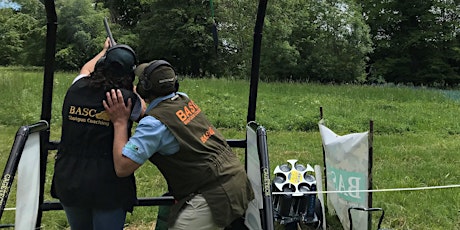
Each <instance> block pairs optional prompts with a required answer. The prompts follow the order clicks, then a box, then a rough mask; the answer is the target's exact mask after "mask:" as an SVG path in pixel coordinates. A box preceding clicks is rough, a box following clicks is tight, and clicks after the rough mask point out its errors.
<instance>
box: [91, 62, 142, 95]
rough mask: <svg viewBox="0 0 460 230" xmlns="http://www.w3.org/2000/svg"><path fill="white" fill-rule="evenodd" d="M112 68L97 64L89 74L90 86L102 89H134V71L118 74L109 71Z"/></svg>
mask: <svg viewBox="0 0 460 230" xmlns="http://www.w3.org/2000/svg"><path fill="white" fill-rule="evenodd" d="M111 69H112V68H107V69H106V68H105V67H104V66H98V67H96V68H95V70H94V72H92V73H91V74H90V75H91V76H90V78H89V79H90V83H89V85H90V87H94V88H102V89H103V90H104V91H108V90H110V89H127V90H131V91H132V90H134V85H133V82H134V79H135V75H134V72H130V73H128V74H120V73H116V72H114V71H111Z"/></svg>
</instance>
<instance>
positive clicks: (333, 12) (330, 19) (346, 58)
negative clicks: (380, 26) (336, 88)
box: [263, 0, 371, 82]
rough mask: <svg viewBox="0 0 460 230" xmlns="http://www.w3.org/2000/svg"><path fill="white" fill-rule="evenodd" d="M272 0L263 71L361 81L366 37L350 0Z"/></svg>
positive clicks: (299, 77)
mask: <svg viewBox="0 0 460 230" xmlns="http://www.w3.org/2000/svg"><path fill="white" fill-rule="evenodd" d="M271 5H272V6H271V7H270V12H269V13H267V25H266V31H267V32H266V34H267V39H266V40H264V52H266V56H265V57H264V66H263V68H264V74H265V75H266V76H271V77H272V78H273V79H276V80H286V79H289V80H296V81H297V80H300V81H308V80H314V81H321V82H363V80H364V78H365V59H366V56H367V54H368V53H369V52H371V40H370V37H369V33H368V32H369V28H368V26H367V25H366V24H365V22H364V19H363V17H362V14H361V9H360V8H359V7H358V6H357V5H356V4H355V3H354V1H344V0H329V1H322V0H315V1H302V0H291V1H286V2H274V3H272V4H271Z"/></svg>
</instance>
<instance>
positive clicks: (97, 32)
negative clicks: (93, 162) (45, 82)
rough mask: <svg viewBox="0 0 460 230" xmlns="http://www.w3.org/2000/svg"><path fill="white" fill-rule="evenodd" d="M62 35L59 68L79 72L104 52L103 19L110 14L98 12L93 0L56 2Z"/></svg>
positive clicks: (57, 55) (58, 32)
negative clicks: (99, 53) (97, 54)
mask: <svg viewBox="0 0 460 230" xmlns="http://www.w3.org/2000/svg"><path fill="white" fill-rule="evenodd" d="M56 12H57V14H58V22H59V26H58V31H57V38H58V40H57V45H56V50H57V52H56V65H57V68H58V69H64V70H76V69H79V68H80V67H81V66H82V65H83V64H84V63H85V62H86V61H88V60H89V59H90V58H92V57H93V56H94V55H95V54H96V53H98V52H99V51H100V50H101V49H102V44H103V42H104V40H105V38H106V33H105V29H104V24H103V18H104V16H106V15H107V11H104V10H101V9H97V8H96V9H95V8H94V7H93V3H92V1H90V0H60V1H56Z"/></svg>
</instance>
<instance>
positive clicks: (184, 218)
mask: <svg viewBox="0 0 460 230" xmlns="http://www.w3.org/2000/svg"><path fill="white" fill-rule="evenodd" d="M192 229H193V230H223V229H224V228H219V227H217V225H216V224H215V223H214V221H213V219H212V214H211V209H210V208H209V206H208V203H207V202H206V200H205V199H204V197H203V195H201V194H197V195H196V196H194V197H193V198H192V199H191V200H190V201H187V203H186V204H185V207H184V209H183V210H182V211H181V212H180V213H179V217H178V218H177V220H176V223H175V224H174V226H173V227H172V228H169V230H192Z"/></svg>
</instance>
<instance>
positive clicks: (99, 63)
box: [95, 44, 138, 70]
mask: <svg viewBox="0 0 460 230" xmlns="http://www.w3.org/2000/svg"><path fill="white" fill-rule="evenodd" d="M119 49H123V50H127V51H128V52H129V53H130V54H131V55H132V58H133V60H134V63H133V66H131V67H130V68H132V70H134V68H136V64H137V62H138V61H137V55H136V52H134V50H133V49H132V48H131V47H129V46H128V45H122V44H120V45H114V46H112V47H110V48H109V49H107V51H106V52H105V54H104V56H102V57H101V58H100V59H99V60H98V61H97V62H96V65H95V69H97V68H100V67H103V68H104V69H106V68H109V65H110V61H116V60H117V59H119V58H122V57H117V54H116V53H114V54H113V55H112V54H111V53H113V52H114V51H115V50H119ZM112 56H113V57H112ZM107 60H110V61H107Z"/></svg>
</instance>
